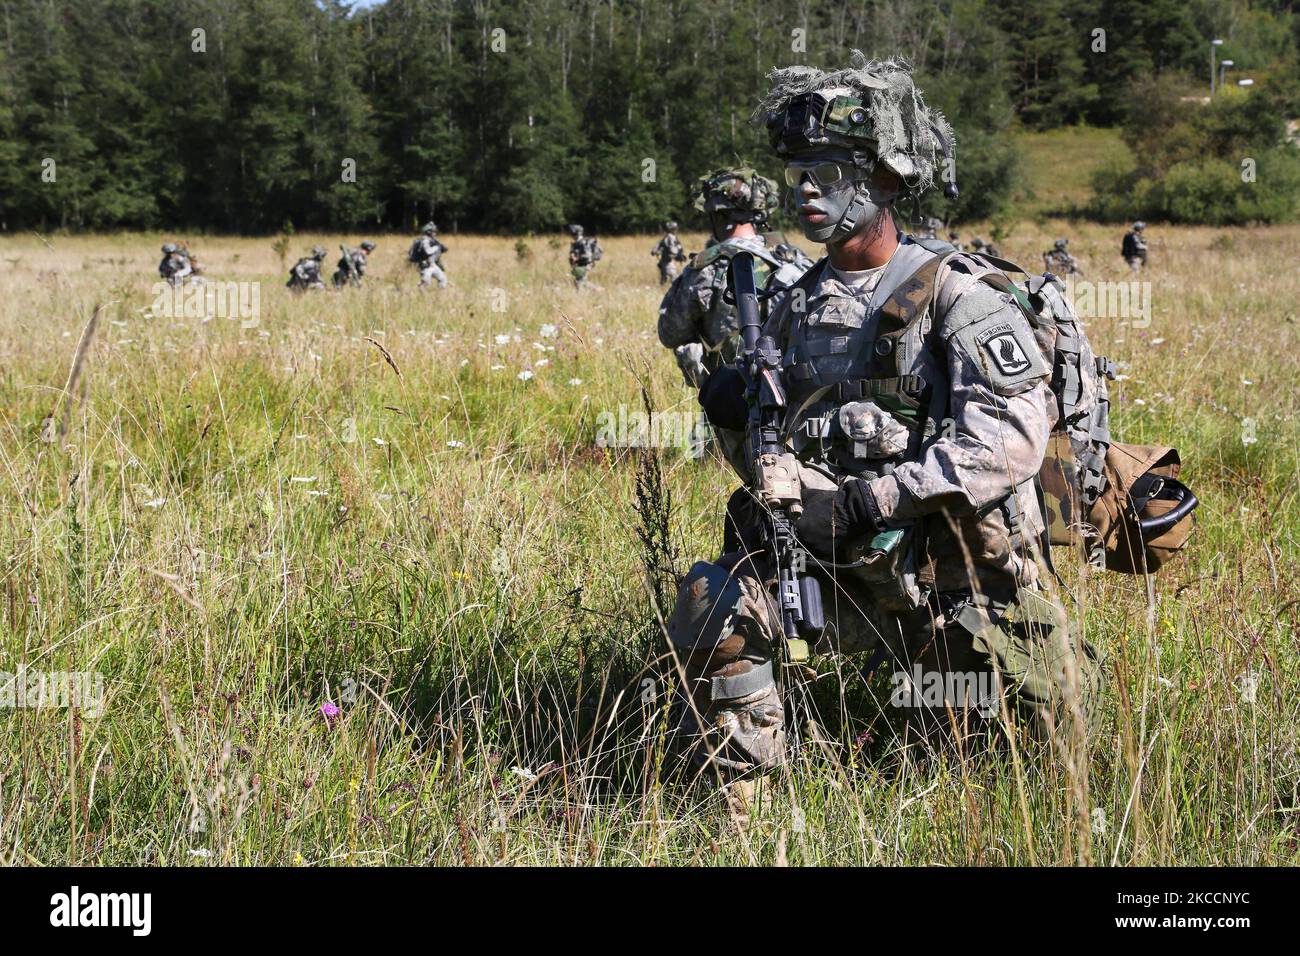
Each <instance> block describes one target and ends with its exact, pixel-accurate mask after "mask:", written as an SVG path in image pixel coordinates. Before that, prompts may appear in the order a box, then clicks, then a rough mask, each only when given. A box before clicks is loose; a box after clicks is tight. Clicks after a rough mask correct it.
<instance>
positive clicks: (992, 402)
mask: <svg viewBox="0 0 1300 956" xmlns="http://www.w3.org/2000/svg"><path fill="white" fill-rule="evenodd" d="M771 78H772V79H773V80H774V82H775V87H776V88H775V90H774V91H773V93H771V94H769V96H768V98H767V99H766V100H765V102H764V109H765V110H766V111H767V117H768V129H769V133H770V136H771V139H772V142H773V145H774V147H775V148H776V150H777V152H778V155H781V156H782V157H783V158H787V159H788V158H790V157H798V158H800V159H802V160H818V161H820V157H819V153H820V151H821V150H822V149H823V148H824V147H826V146H827V145H840V146H844V145H847V146H848V147H849V148H851V149H854V150H856V151H858V155H859V156H860V157H861V165H862V166H863V167H864V168H866V167H868V166H870V164H871V163H873V162H881V163H884V164H886V165H887V166H888V167H889V168H890V169H891V170H893V171H894V172H896V173H897V174H898V175H899V176H901V177H902V178H903V180H904V182H905V183H907V184H908V185H910V186H911V187H912V188H914V189H918V190H919V189H924V188H926V187H927V186H928V185H929V184H930V183H932V182H933V177H934V173H935V168H936V166H937V164H938V157H939V152H940V150H941V148H950V147H947V145H946V144H944V143H943V140H944V139H945V138H946V139H947V142H948V144H950V143H951V129H950V128H948V127H947V124H946V122H945V121H944V120H943V119H942V117H941V116H939V115H938V114H935V113H932V112H929V111H928V110H926V109H925V107H924V103H923V100H922V99H921V97H920V94H919V93H917V92H915V91H914V88H913V87H912V83H911V78H910V75H909V74H908V73H907V71H906V69H905V67H903V66H902V65H900V64H897V63H894V62H892V61H891V62H886V63H878V62H875V61H872V62H867V61H866V60H865V58H864V57H862V55H861V54H859V53H857V52H856V51H855V53H854V59H853V69H851V70H848V71H840V72H838V73H835V74H829V75H828V74H822V73H820V71H814V70H811V69H810V68H807V67H797V68H791V69H790V70H784V71H777V72H776V73H774V74H772V75H771ZM899 103H911V104H915V106H914V107H913V109H912V110H909V111H908V112H907V113H904V114H902V115H900V112H899V110H898V106H897V104H899ZM932 132H933V135H931V133H932ZM945 134H946V136H945ZM868 148H869V151H868ZM886 214H888V212H887V211H886ZM886 228H888V226H886ZM923 242H924V241H923V240H922V241H917V240H913V239H910V238H904V239H903V241H902V243H901V245H900V246H899V247H898V249H897V251H896V252H895V253H894V255H893V258H892V259H891V260H890V262H889V263H888V264H887V265H885V266H883V267H881V268H880V269H876V270H868V273H867V274H852V275H843V274H840V273H838V272H837V271H836V270H835V269H833V268H832V267H831V266H830V264H829V262H828V260H822V261H821V262H819V263H818V264H817V265H816V266H814V267H813V268H812V269H811V270H809V272H808V273H807V274H806V275H805V276H804V277H803V278H802V279H801V281H800V282H799V283H798V285H797V289H803V290H805V291H806V293H807V296H806V304H805V308H804V310H803V311H799V310H798V309H797V308H796V304H797V302H798V299H799V297H798V296H797V294H796V293H795V292H793V291H792V292H791V293H790V294H789V295H787V296H786V297H785V299H784V301H783V302H782V304H781V305H780V306H779V307H778V308H777V309H775V311H774V312H773V313H772V314H771V316H770V317H769V318H768V319H767V321H766V323H765V325H764V334H766V335H771V336H772V337H773V339H774V340H775V342H776V345H777V347H778V348H779V349H780V352H781V356H782V370H783V371H782V374H783V378H784V381H785V385H786V388H787V390H788V394H787V399H788V404H789V408H790V409H791V412H790V414H789V415H788V416H787V421H786V427H785V429H784V434H785V435H786V436H787V439H786V444H787V447H788V449H789V450H790V451H791V452H793V453H794V454H795V455H796V456H797V459H798V462H799V465H798V470H799V477H800V478H801V480H802V483H803V487H804V498H805V501H808V500H809V497H808V493H809V490H810V489H821V490H824V491H834V490H835V489H837V488H840V487H841V486H843V485H845V484H846V483H849V482H863V483H865V487H866V488H867V489H868V490H869V492H870V494H869V500H871V501H872V502H873V504H872V507H873V508H874V509H875V512H876V514H875V517H876V519H878V522H879V524H880V525H882V526H884V527H885V528H887V529H890V530H891V531H899V532H901V535H902V537H901V541H898V543H896V544H894V545H893V546H892V547H890V546H889V541H890V540H891V539H897V537H898V536H897V535H881V536H879V538H873V539H872V540H871V541H865V540H864V541H857V542H854V543H853V544H852V545H851V546H850V547H849V548H848V549H847V553H843V554H841V553H837V554H835V555H834V563H835V566H834V567H832V566H830V565H829V564H828V563H822V562H820V561H818V560H817V559H815V558H814V557H813V556H810V557H809V562H810V563H809V570H810V571H811V572H812V573H813V574H814V575H815V576H816V577H817V578H818V579H819V580H820V581H821V583H822V590H823V595H824V603H825V606H826V609H827V621H828V626H827V629H826V633H825V634H824V635H823V636H822V638H821V640H820V642H819V644H818V646H817V647H816V648H815V650H819V651H831V650H836V651H841V652H873V651H874V652H877V653H881V652H883V658H884V660H886V661H887V662H888V663H889V665H890V666H891V667H892V669H893V670H894V672H895V674H896V675H910V674H915V673H916V672H917V671H916V670H915V669H919V671H920V673H922V674H942V673H945V672H946V673H963V674H965V673H975V674H983V675H986V676H988V677H989V678H990V679H991V680H996V681H998V682H1000V684H999V686H1000V687H1001V689H1002V692H1003V696H1002V697H999V698H997V699H995V700H993V701H979V702H974V701H969V700H967V701H964V702H963V701H953V700H951V699H949V700H948V701H947V703H948V704H950V705H951V706H952V707H953V708H954V710H955V712H956V719H957V721H958V722H959V724H963V723H965V722H967V721H969V722H970V723H972V724H975V725H976V729H978V727H979V725H980V724H981V723H983V720H984V718H983V717H982V716H981V715H983V714H985V713H993V714H996V713H998V711H999V709H1000V708H1001V707H1002V706H1003V705H1004V702H1005V706H1007V707H1009V708H1010V712H1011V713H1013V714H1019V715H1020V716H1021V717H1023V718H1025V719H1026V721H1027V722H1028V724H1029V725H1030V726H1031V727H1033V728H1035V729H1037V730H1039V731H1040V732H1042V731H1044V730H1045V728H1046V726H1047V725H1048V724H1050V723H1051V722H1052V721H1053V720H1056V721H1059V720H1061V719H1062V714H1063V712H1064V711H1065V710H1067V709H1068V710H1069V711H1070V712H1071V713H1073V714H1075V715H1076V716H1078V715H1080V714H1086V713H1087V711H1088V709H1089V706H1090V704H1091V702H1092V699H1093V698H1094V697H1095V695H1096V693H1097V689H1098V669H1097V666H1096V661H1095V658H1094V656H1093V653H1092V650H1091V648H1089V647H1087V645H1083V644H1076V642H1075V641H1074V640H1073V639H1072V638H1071V636H1070V634H1069V631H1068V628H1067V626H1066V618H1065V614H1064V611H1063V609H1062V607H1061V606H1060V604H1059V603H1058V602H1057V601H1056V599H1055V598H1054V597H1053V596H1052V595H1051V594H1050V593H1049V592H1048V591H1046V590H1045V588H1044V583H1045V582H1044V575H1043V574H1042V572H1041V571H1040V569H1039V566H1038V564H1037V562H1036V561H1035V546H1036V543H1037V542H1038V540H1039V535H1040V533H1041V532H1042V530H1043V516H1042V514H1041V511H1040V509H1039V504H1038V500H1037V495H1036V486H1035V477H1036V475H1037V473H1038V471H1039V468H1040V466H1041V464H1042V462H1043V458H1044V452H1045V448H1046V445H1047V440H1048V433H1049V431H1050V429H1051V426H1052V424H1053V421H1054V418H1055V414H1056V402H1055V397H1054V395H1053V393H1052V391H1051V388H1050V386H1049V381H1048V377H1049V369H1050V363H1049V361H1048V360H1047V359H1046V358H1045V357H1044V355H1043V353H1042V351H1041V350H1040V347H1039V346H1038V343H1037V341H1036V339H1035V334H1034V329H1033V328H1032V327H1031V325H1030V321H1029V319H1028V318H1027V316H1026V313H1025V312H1022V311H1021V308H1020V306H1019V305H1018V304H1017V301H1016V300H1015V299H1014V298H1012V296H1011V295H1009V294H1007V293H1006V292H1004V291H1001V290H1000V289H999V288H997V287H995V286H994V285H992V284H990V283H989V282H986V281H984V278H983V277H985V276H992V275H993V270H990V269H989V268H988V267H987V266H986V265H984V264H981V263H980V262H979V261H978V260H976V259H975V258H973V257H970V256H966V255H953V254H952V253H951V252H950V251H949V250H948V247H947V246H946V244H939V245H938V247H937V248H939V249H940V250H941V251H939V252H936V251H932V250H930V249H927V248H926V246H925V245H924V244H923ZM945 260H946V261H945ZM997 275H1001V274H1000V273H997ZM859 487H861V486H859ZM727 511H728V518H727V533H726V535H725V541H724V551H725V553H724V554H723V555H722V556H721V557H720V558H719V559H717V560H716V561H713V562H699V563H697V564H696V565H694V566H693V567H692V568H691V570H690V571H689V572H688V574H687V575H686V577H685V578H684V579H683V580H682V582H681V584H680V586H679V590H678V597H677V605H676V607H675V608H674V610H673V612H672V615H671V617H670V620H669V622H668V635H669V639H670V641H671V643H672V644H673V645H674V647H675V648H676V650H677V652H678V654H679V656H680V660H681V663H682V668H683V672H682V673H683V675H684V679H685V686H684V687H683V688H682V689H681V692H680V696H679V699H678V702H677V707H676V711H675V712H676V715H677V727H678V731H679V737H678V743H679V745H681V746H682V747H683V748H684V749H685V751H686V752H687V754H688V755H689V757H690V758H691V759H692V760H693V761H694V762H695V763H696V765H697V766H699V767H702V768H703V767H707V768H712V769H715V770H716V771H718V772H719V773H720V774H721V775H722V776H723V777H724V778H728V779H729V778H735V777H738V776H743V775H746V774H750V773H752V772H755V771H762V770H764V769H768V768H771V767H774V766H776V765H778V764H780V763H781V762H782V761H783V760H784V759H785V756H786V719H785V718H786V714H785V706H784V703H783V699H782V692H781V687H780V684H781V681H779V680H778V673H777V672H776V671H775V670H774V666H773V659H774V657H777V658H780V657H782V656H793V646H791V648H789V649H787V650H789V651H790V653H789V654H783V648H785V638H784V635H783V634H782V633H781V628H780V620H779V614H778V606H777V602H776V600H775V598H774V594H773V585H774V581H773V580H771V579H770V576H769V575H770V571H771V569H770V565H769V562H768V560H767V557H766V556H765V554H764V550H763V543H762V542H763V538H762V534H761V531H760V530H759V529H760V525H761V512H760V511H759V507H758V505H756V504H755V499H754V498H753V496H752V495H751V493H750V492H749V491H748V489H741V490H740V491H738V492H737V493H736V494H735V495H733V497H732V500H731V502H730V503H729V505H728V508H727ZM827 520H829V519H827ZM1076 647H1079V648H1080V650H1079V651H1076ZM976 703H979V705H980V706H979V707H978V708H977V707H975V704H976ZM990 704H991V710H986V708H987V707H988V706H989V705H990ZM902 713H903V714H904V715H905V716H906V718H907V733H908V735H909V736H911V735H912V734H913V733H914V732H919V733H920V734H921V735H923V736H925V737H927V738H930V737H933V736H943V728H944V727H945V726H946V725H947V714H946V711H945V708H944V707H943V706H942V705H941V706H939V707H937V708H933V707H929V706H926V705H925V704H924V703H918V702H916V699H915V698H912V699H910V700H905V701H903V706H902Z"/></svg>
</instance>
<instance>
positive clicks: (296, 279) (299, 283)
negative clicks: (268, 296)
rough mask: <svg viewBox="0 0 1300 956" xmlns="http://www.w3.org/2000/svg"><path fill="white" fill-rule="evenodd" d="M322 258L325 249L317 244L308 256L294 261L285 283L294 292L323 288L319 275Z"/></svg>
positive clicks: (323, 284)
mask: <svg viewBox="0 0 1300 956" xmlns="http://www.w3.org/2000/svg"><path fill="white" fill-rule="evenodd" d="M324 258H325V250H324V249H322V248H320V247H319V246H317V247H316V248H315V249H313V250H312V254H311V255H310V256H305V257H303V258H302V259H299V260H298V261H297V262H296V263H294V266H293V268H292V269H290V270H289V281H288V282H286V283H285V285H286V286H287V287H288V288H290V289H293V290H294V291H296V292H305V291H307V290H308V289H324V288H325V283H324V281H322V279H321V277H320V265H321V260H322V259H324Z"/></svg>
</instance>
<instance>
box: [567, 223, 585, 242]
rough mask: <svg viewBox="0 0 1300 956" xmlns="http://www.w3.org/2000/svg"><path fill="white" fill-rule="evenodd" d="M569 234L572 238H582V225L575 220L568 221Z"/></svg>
mask: <svg viewBox="0 0 1300 956" xmlns="http://www.w3.org/2000/svg"><path fill="white" fill-rule="evenodd" d="M569 235H570V236H572V237H573V238H574V239H580V238H582V227H581V226H580V225H578V224H577V223H576V222H573V223H570V224H569Z"/></svg>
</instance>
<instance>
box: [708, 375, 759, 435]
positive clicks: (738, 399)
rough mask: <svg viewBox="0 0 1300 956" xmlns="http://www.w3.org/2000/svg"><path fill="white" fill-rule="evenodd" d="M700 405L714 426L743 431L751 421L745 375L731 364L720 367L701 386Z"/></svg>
mask: <svg viewBox="0 0 1300 956" xmlns="http://www.w3.org/2000/svg"><path fill="white" fill-rule="evenodd" d="M700 406H701V407H702V408H703V409H704V415H705V417H706V418H708V420H709V424H710V425H712V426H713V427H714V428H729V429H731V430H732V431H743V430H744V428H745V425H746V424H747V423H748V422H749V402H748V401H747V400H746V398H745V378H744V376H742V375H741V374H740V372H739V371H737V370H736V369H735V368H733V367H732V366H730V365H725V366H723V367H722V368H720V369H718V370H717V371H716V372H714V373H713V374H712V375H710V376H709V377H708V378H707V379H705V381H704V385H703V387H701V388H700Z"/></svg>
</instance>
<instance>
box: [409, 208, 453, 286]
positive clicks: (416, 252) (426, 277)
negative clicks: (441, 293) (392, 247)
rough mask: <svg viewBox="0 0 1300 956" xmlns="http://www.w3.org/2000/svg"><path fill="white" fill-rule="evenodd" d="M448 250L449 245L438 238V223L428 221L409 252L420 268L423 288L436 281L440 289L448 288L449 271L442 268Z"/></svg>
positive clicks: (413, 262) (410, 257) (414, 262)
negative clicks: (443, 255) (445, 244)
mask: <svg viewBox="0 0 1300 956" xmlns="http://www.w3.org/2000/svg"><path fill="white" fill-rule="evenodd" d="M446 251H447V247H446V246H444V245H443V244H442V243H441V242H440V241H439V240H438V224H437V223H434V222H426V223H425V224H424V227H423V228H422V229H421V230H420V235H419V236H417V237H416V239H415V241H414V242H412V243H411V251H410V252H409V253H408V254H407V259H408V260H409V261H410V263H411V264H412V265H413V266H415V267H416V268H417V269H419V270H420V288H421V289H425V288H428V286H429V284H430V283H432V282H435V281H436V282H437V283H438V288H439V289H445V288H447V273H446V272H444V271H443V269H442V254H443V253H444V252H446Z"/></svg>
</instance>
